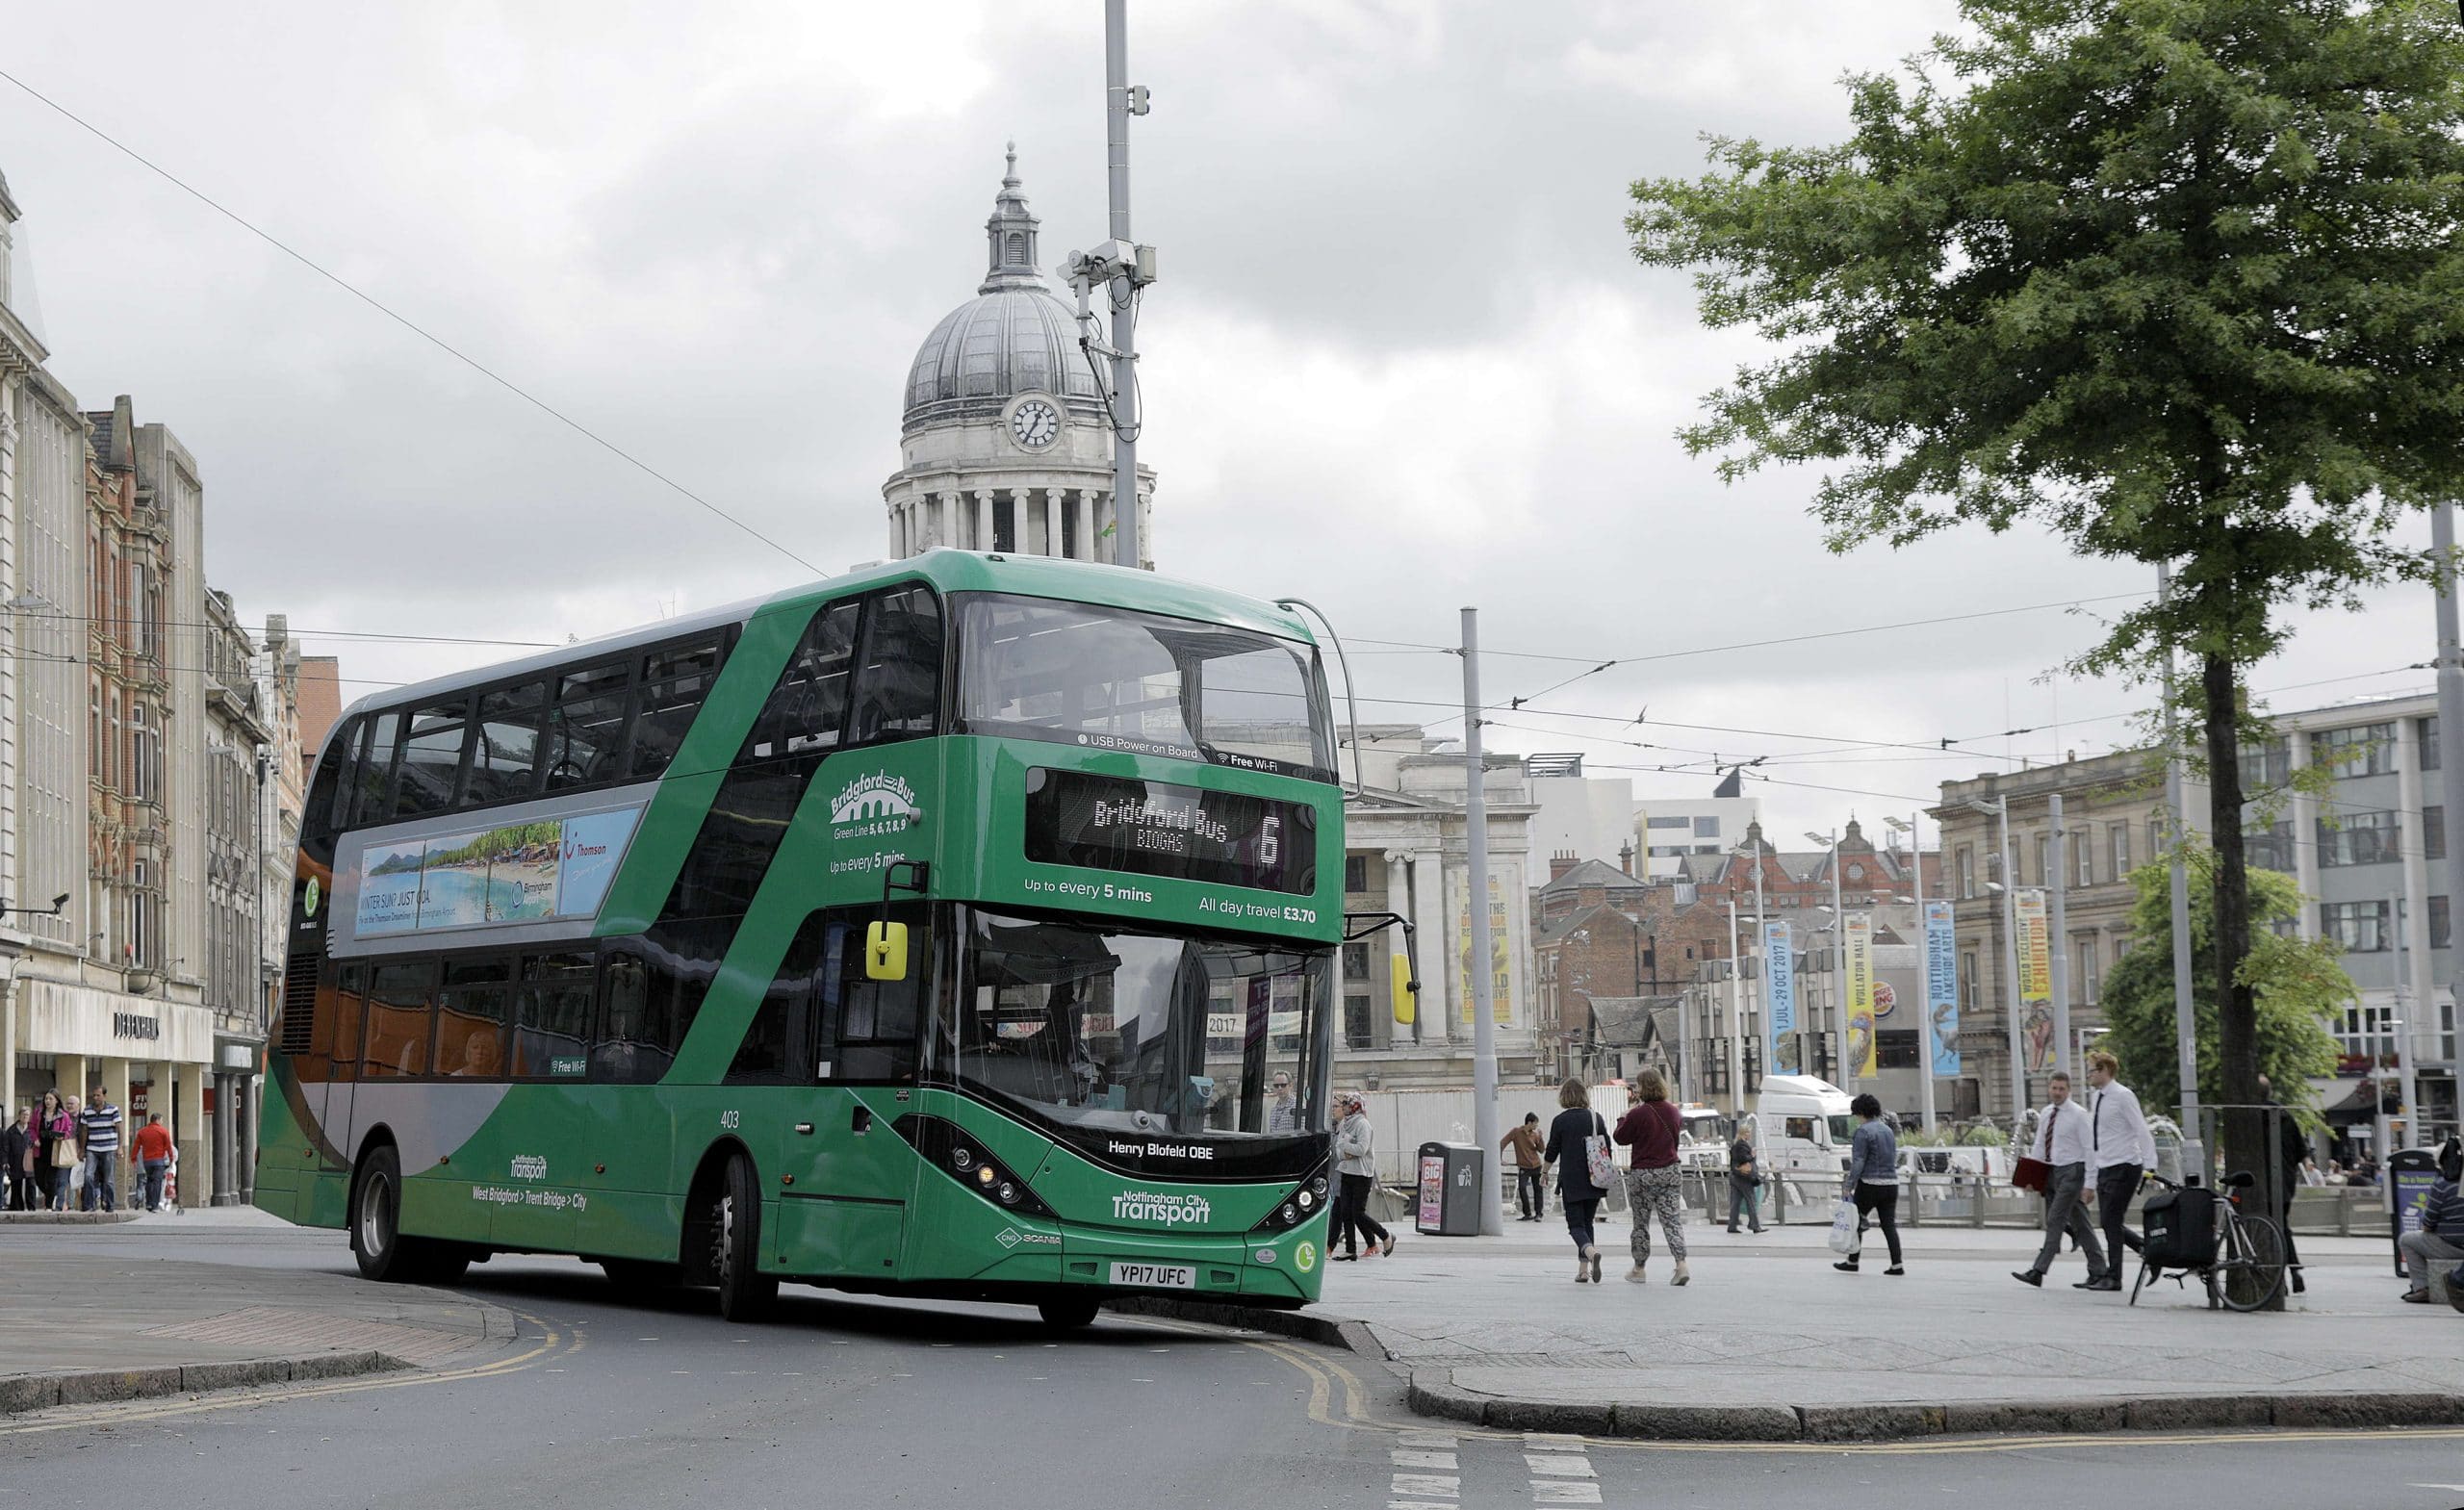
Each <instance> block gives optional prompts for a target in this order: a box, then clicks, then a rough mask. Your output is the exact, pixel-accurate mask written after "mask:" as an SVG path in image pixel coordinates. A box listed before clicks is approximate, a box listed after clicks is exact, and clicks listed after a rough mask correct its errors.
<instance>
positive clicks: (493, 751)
mask: <svg viewBox="0 0 2464 1510" xmlns="http://www.w3.org/2000/svg"><path fill="white" fill-rule="evenodd" d="M547 701H548V684H547V683H546V682H544V681H527V682H524V683H523V684H522V685H520V686H517V687H500V688H498V689H497V690H496V691H494V692H489V693H483V694H481V696H480V698H479V716H478V726H479V731H478V735H477V737H476V738H475V739H474V740H473V742H472V747H471V774H470V778H469V781H468V784H467V785H466V786H465V788H464V790H463V793H462V803H463V806H475V805H477V804H480V803H501V802H514V801H518V800H520V799H522V798H525V797H530V796H534V795H536V794H537V792H538V790H539V752H540V745H541V741H540V731H541V726H542V725H544V724H545V723H546V722H547V717H548V709H547V705H546V704H547Z"/></svg>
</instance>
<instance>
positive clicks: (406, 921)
mask: <svg viewBox="0 0 2464 1510" xmlns="http://www.w3.org/2000/svg"><path fill="white" fill-rule="evenodd" d="M640 820H641V810H640V809H639V808H636V807H627V808H623V809H621V810H618V811H615V812H594V813H583V814H579V815H578V816H575V817H571V818H562V819H549V820H546V821H544V822H539V823H516V824H508V825H506V826H504V827H502V828H497V829H484V830H480V831H478V832H471V833H452V834H440V835H438V836H436V837H435V838H430V839H419V840H414V841H411V842H409V843H404V844H372V845H370V846H369V847H368V848H367V849H366V850H364V851H362V852H361V854H360V857H359V907H358V909H357V911H356V912H355V913H354V914H353V930H354V933H355V934H356V935H357V936H358V937H361V938H375V937H382V936H384V935H386V934H415V933H416V934H424V933H430V932H433V931H437V930H441V929H459V928H479V927H484V926H486V925H488V924H491V923H542V922H550V921H552V920H554V919H558V918H572V917H588V916H591V915H592V914H594V913H596V912H597V911H598V910H599V904H600V902H601V900H602V899H603V898H604V897H605V896H606V895H607V885H608V883H609V882H611V881H613V880H614V879H615V876H616V867H617V864H618V863H619V862H620V861H622V860H623V859H624V857H625V846H626V845H627V844H628V843H629V842H630V841H631V839H632V837H633V826H634V825H635V824H636V823H638V822H639V821H640Z"/></svg>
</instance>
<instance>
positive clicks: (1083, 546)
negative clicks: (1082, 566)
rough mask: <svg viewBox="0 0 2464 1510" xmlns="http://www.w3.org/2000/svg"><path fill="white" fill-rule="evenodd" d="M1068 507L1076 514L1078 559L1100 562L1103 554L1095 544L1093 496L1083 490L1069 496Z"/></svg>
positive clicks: (1080, 489) (1077, 490)
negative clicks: (1075, 511)
mask: <svg viewBox="0 0 2464 1510" xmlns="http://www.w3.org/2000/svg"><path fill="white" fill-rule="evenodd" d="M1069 506H1070V507H1071V508H1073V509H1075V510H1077V513H1078V559H1079V560H1081V561H1100V560H1102V559H1103V558H1104V552H1103V551H1102V550H1101V549H1099V548H1098V547H1097V545H1096V542H1095V496H1094V495H1093V494H1092V493H1090V492H1088V491H1087V490H1086V489H1085V488H1079V489H1076V490H1075V491H1073V492H1072V493H1071V494H1070V495H1069Z"/></svg>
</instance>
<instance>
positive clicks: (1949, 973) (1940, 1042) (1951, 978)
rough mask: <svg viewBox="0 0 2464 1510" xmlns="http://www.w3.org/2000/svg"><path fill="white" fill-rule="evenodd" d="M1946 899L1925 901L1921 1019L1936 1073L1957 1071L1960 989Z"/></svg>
mask: <svg viewBox="0 0 2464 1510" xmlns="http://www.w3.org/2000/svg"><path fill="white" fill-rule="evenodd" d="M1956 946H1957V939H1956V938H1955V936H1954V934H1953V930H1952V927H1951V905H1950V904H1949V903H1948V902H1928V903H1926V904H1925V1022H1926V1032H1927V1034H1928V1035H1929V1036H1930V1037H1929V1042H1930V1047H1931V1050H1932V1057H1933V1061H1934V1073H1935V1074H1936V1075H1938V1076H1949V1075H1957V1074H1958V1073H1959V1072H1960V1050H1959V1041H1960V990H1959V968H1958V960H1957V957H1956V954H1955V950H1956Z"/></svg>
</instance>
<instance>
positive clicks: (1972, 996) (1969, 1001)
mask: <svg viewBox="0 0 2464 1510" xmlns="http://www.w3.org/2000/svg"><path fill="white" fill-rule="evenodd" d="M1984 1006H1985V1003H1983V1002H1981V1001H1979V1000H1978V999H1977V995H1976V951H1975V950H1973V949H1963V950H1961V951H1960V1008H1961V1010H1962V1011H1982V1010H1983V1009H1984Z"/></svg>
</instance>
